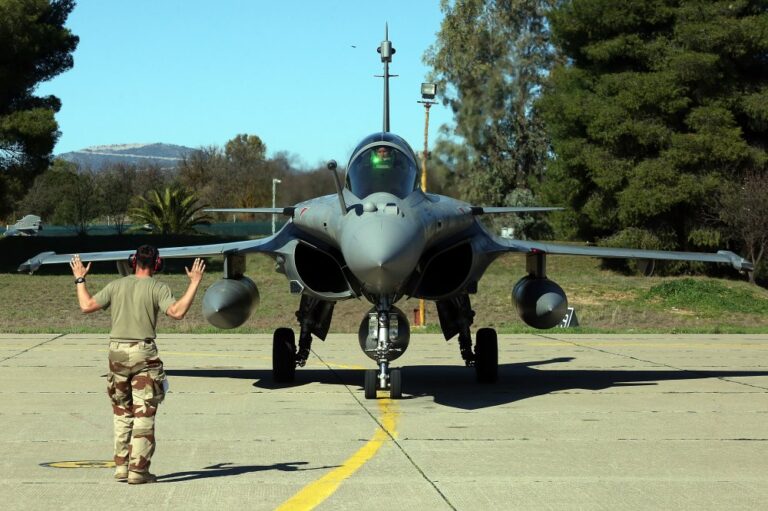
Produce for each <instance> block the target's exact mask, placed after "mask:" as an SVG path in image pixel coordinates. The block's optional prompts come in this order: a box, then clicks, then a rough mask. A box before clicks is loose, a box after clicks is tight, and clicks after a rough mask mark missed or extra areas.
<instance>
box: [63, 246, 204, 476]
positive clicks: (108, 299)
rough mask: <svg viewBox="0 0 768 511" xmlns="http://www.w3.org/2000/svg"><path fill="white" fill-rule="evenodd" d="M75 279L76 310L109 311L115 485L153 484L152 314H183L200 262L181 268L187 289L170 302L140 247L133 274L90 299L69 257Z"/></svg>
mask: <svg viewBox="0 0 768 511" xmlns="http://www.w3.org/2000/svg"><path fill="white" fill-rule="evenodd" d="M69 265H70V267H71V268H72V273H73V274H74V276H75V285H76V286H77V300H78V302H79V304H80V310H81V311H83V312H84V313H91V312H95V311H97V310H101V309H106V308H109V309H110V311H111V315H112V329H111V331H110V334H109V340H110V342H109V373H108V375H107V392H108V394H109V397H110V399H111V400H112V411H113V419H114V437H115V443H114V445H115V451H114V457H115V466H116V468H115V479H117V480H119V481H125V480H127V481H128V483H129V484H142V483H154V482H155V481H156V477H155V475H154V474H151V473H150V472H149V465H150V461H151V459H152V453H153V452H154V451H155V414H156V413H157V407H158V405H159V404H160V403H161V402H162V401H163V399H164V398H165V389H164V383H165V371H164V370H163V362H162V361H161V360H160V358H159V357H158V354H157V346H156V345H155V336H156V333H155V327H156V325H157V313H158V311H163V312H164V313H165V314H166V315H167V316H169V317H171V318H173V319H182V318H183V317H184V316H185V315H186V314H187V311H189V307H190V306H191V305H192V301H193V300H194V298H195V293H196V292H197V288H198V286H199V285H200V280H201V279H202V278H203V273H204V272H205V263H204V262H203V260H202V259H199V258H198V259H195V262H194V263H193V264H192V269H191V270H190V269H189V268H186V267H185V268H184V269H185V270H186V272H187V277H189V286H188V287H187V290H186V292H185V293H184V295H183V296H182V297H181V298H180V299H178V300H176V298H175V297H174V296H173V294H172V293H171V289H170V287H168V285H167V284H165V283H163V282H160V281H158V280H155V279H154V278H153V275H154V273H155V272H156V271H158V270H159V269H160V267H161V265H162V260H161V259H160V255H159V252H158V250H157V249H156V248H155V247H153V246H150V245H142V246H140V247H139V248H138V249H137V250H136V253H135V254H134V255H133V256H131V265H132V266H133V267H134V268H135V270H134V274H133V275H129V276H127V277H123V278H121V279H117V280H114V281H112V282H110V283H109V284H107V285H106V287H104V289H102V290H101V291H99V292H98V293H96V294H95V295H94V296H91V294H90V293H89V292H88V289H87V288H86V285H85V276H86V275H87V274H88V271H89V270H90V269H91V263H90V262H89V263H88V265H87V266H84V265H83V263H82V262H81V261H80V256H79V255H75V256H74V257H73V258H72V260H71V261H70V263H69Z"/></svg>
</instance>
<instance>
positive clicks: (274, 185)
mask: <svg viewBox="0 0 768 511" xmlns="http://www.w3.org/2000/svg"><path fill="white" fill-rule="evenodd" d="M278 183H282V181H280V180H279V179H272V209H274V208H275V207H276V206H275V197H276V195H277V185H278ZM272 234H275V214H274V213H272Z"/></svg>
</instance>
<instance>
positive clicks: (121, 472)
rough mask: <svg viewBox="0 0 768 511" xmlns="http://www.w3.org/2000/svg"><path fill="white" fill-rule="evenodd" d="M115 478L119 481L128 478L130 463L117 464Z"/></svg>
mask: <svg viewBox="0 0 768 511" xmlns="http://www.w3.org/2000/svg"><path fill="white" fill-rule="evenodd" d="M115 479H117V480H118V481H125V480H126V479H128V465H115Z"/></svg>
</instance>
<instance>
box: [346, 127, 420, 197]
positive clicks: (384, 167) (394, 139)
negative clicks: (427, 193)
mask: <svg viewBox="0 0 768 511" xmlns="http://www.w3.org/2000/svg"><path fill="white" fill-rule="evenodd" d="M418 178H419V171H418V165H417V164H416V156H415V155H414V153H413V149H411V146H409V145H408V143H407V142H406V141H405V140H403V139H402V138H400V137H398V136H397V135H394V134H392V133H388V132H383V133H376V134H373V135H371V136H369V137H367V138H365V139H364V140H363V141H362V142H360V144H359V145H358V146H357V148H355V151H354V152H353V153H352V158H350V160H349V165H347V182H346V186H347V188H348V189H349V190H350V191H351V192H352V193H354V194H355V195H356V196H357V197H359V198H361V199H364V198H365V197H367V196H369V195H370V194H372V193H375V192H387V193H391V194H392V195H395V196H397V197H399V198H401V199H404V198H405V197H407V196H408V195H410V193H411V192H412V191H414V190H416V189H417V188H418Z"/></svg>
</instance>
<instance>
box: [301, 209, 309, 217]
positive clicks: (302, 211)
mask: <svg viewBox="0 0 768 511" xmlns="http://www.w3.org/2000/svg"><path fill="white" fill-rule="evenodd" d="M308 209H309V208H301V212H299V216H301V215H303V214H304V213H306V212H307V210H308Z"/></svg>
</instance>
